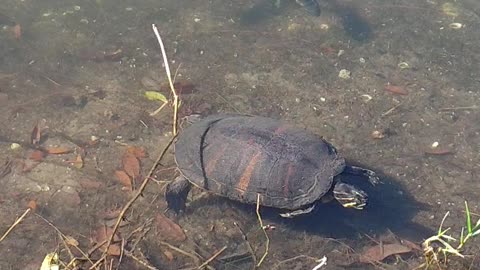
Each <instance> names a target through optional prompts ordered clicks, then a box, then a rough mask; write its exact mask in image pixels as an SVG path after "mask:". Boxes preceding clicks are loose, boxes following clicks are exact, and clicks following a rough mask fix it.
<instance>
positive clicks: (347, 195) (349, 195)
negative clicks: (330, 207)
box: [333, 182, 368, 210]
mask: <svg viewBox="0 0 480 270" xmlns="http://www.w3.org/2000/svg"><path fill="white" fill-rule="evenodd" d="M333 196H334V197H335V199H336V200H337V201H338V202H340V204H341V205H342V206H343V207H346V208H355V209H357V210H362V209H363V208H364V207H365V205H367V201H368V195H367V193H365V192H364V191H363V190H361V189H359V188H357V187H355V186H352V185H349V184H345V183H342V182H337V183H336V184H335V187H334V188H333Z"/></svg>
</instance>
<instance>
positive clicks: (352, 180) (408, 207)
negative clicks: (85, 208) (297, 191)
mask: <svg viewBox="0 0 480 270" xmlns="http://www.w3.org/2000/svg"><path fill="white" fill-rule="evenodd" d="M379 175H380V176H381V181H382V183H381V184H378V185H375V186H372V185H371V184H370V183H368V181H366V180H365V179H364V178H363V177H360V176H350V175H349V176H342V181H343V182H345V183H349V184H352V185H355V186H357V187H359V188H361V189H363V190H364V191H365V192H367V194H368V197H369V203H368V205H367V207H366V208H365V209H364V210H361V211H359V210H354V209H346V208H344V207H342V206H341V205H340V204H339V203H337V202H335V201H332V202H330V203H317V205H316V207H315V209H314V210H313V211H312V212H311V213H309V214H307V215H302V216H297V217H295V218H291V219H284V218H280V217H277V216H278V213H279V212H278V210H273V209H272V211H268V213H266V214H265V218H271V219H274V220H275V221H276V222H277V221H278V222H281V223H283V224H284V225H286V226H288V227H289V228H291V229H292V230H298V231H305V232H307V233H313V234H319V235H322V236H325V237H332V238H358V235H359V234H368V235H380V234H382V233H385V232H388V231H391V232H393V233H394V234H396V235H398V236H400V237H403V238H406V239H409V240H412V241H421V240H423V239H425V238H427V237H428V236H430V235H432V233H434V232H433V230H431V229H429V228H427V227H425V226H423V225H421V224H417V223H414V222H413V221H412V219H413V217H414V216H415V215H416V214H417V213H418V212H419V211H422V210H427V209H428V206H427V205H425V204H422V203H420V202H417V201H415V199H414V198H413V196H412V195H410V194H409V193H408V192H407V191H406V190H405V188H403V187H402V186H401V185H400V184H399V183H398V182H397V181H395V180H394V179H392V178H389V177H386V176H384V175H382V174H381V173H380V174H379Z"/></svg>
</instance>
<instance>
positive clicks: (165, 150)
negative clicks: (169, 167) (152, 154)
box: [102, 136, 176, 257]
mask: <svg viewBox="0 0 480 270" xmlns="http://www.w3.org/2000/svg"><path fill="white" fill-rule="evenodd" d="M175 137H176V136H173V137H172V138H171V139H170V141H169V142H168V144H167V145H166V146H165V148H164V149H163V151H162V152H161V153H160V155H159V156H158V158H157V160H155V162H154V163H153V166H152V168H151V169H150V171H149V172H148V174H147V176H146V177H145V179H144V180H143V183H142V185H141V186H140V188H139V189H138V190H137V193H136V194H135V196H133V198H131V199H130V201H128V202H127V204H126V205H125V206H124V207H123V209H122V211H121V212H120V215H119V216H118V218H117V222H116V223H115V226H114V227H113V229H112V235H110V238H109V239H108V242H107V246H106V247H105V251H104V252H103V256H102V257H104V256H106V255H107V252H108V248H109V247H110V245H112V242H113V238H114V236H115V234H116V233H117V230H118V227H120V223H121V222H122V219H123V217H124V216H125V214H126V213H127V211H128V209H130V207H131V206H132V205H133V203H134V202H135V201H136V200H137V199H138V197H140V195H142V193H143V191H144V190H145V187H146V186H147V184H148V182H149V181H150V179H151V178H152V174H153V172H154V171H155V168H156V167H157V165H158V164H159V163H160V161H161V160H162V158H163V157H164V156H165V154H166V153H167V150H168V148H170V145H172V143H173V141H174V140H175Z"/></svg>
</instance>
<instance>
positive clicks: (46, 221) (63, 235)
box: [35, 213, 94, 265]
mask: <svg viewBox="0 0 480 270" xmlns="http://www.w3.org/2000/svg"><path fill="white" fill-rule="evenodd" d="M35 216H37V217H39V218H40V219H42V220H43V221H44V222H45V223H47V224H48V225H49V226H50V227H52V228H53V229H54V230H55V231H56V232H57V233H58V234H59V235H60V238H62V241H63V245H64V246H65V249H66V250H67V251H68V254H69V255H70V262H69V263H68V265H70V264H72V263H73V262H75V260H77V259H76V258H75V256H74V255H73V253H72V251H71V250H70V248H69V247H68V244H67V242H66V241H65V239H67V236H66V235H65V234H64V233H63V232H62V231H60V229H59V228H58V227H57V226H55V225H54V224H53V223H52V222H50V221H49V220H48V219H46V218H44V217H43V216H41V215H39V214H37V213H35ZM74 247H75V248H76V249H77V250H78V251H79V252H80V254H82V255H83V257H85V260H87V261H88V262H90V263H91V264H92V265H93V264H94V263H93V261H92V260H90V258H89V255H88V254H87V253H85V252H84V251H83V250H81V249H80V248H79V247H77V246H75V245H74Z"/></svg>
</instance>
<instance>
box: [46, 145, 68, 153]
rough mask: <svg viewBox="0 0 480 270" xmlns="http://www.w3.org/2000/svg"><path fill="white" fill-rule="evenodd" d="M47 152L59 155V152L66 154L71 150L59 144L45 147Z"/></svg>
mask: <svg viewBox="0 0 480 270" xmlns="http://www.w3.org/2000/svg"><path fill="white" fill-rule="evenodd" d="M45 150H46V151H47V153H49V154H53V155H60V154H67V153H71V152H72V151H73V150H72V149H70V148H67V147H63V146H59V147H47V148H45Z"/></svg>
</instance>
